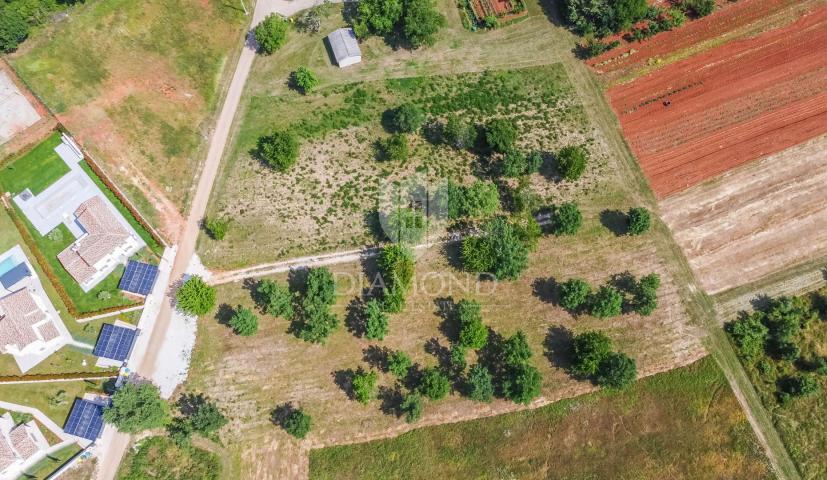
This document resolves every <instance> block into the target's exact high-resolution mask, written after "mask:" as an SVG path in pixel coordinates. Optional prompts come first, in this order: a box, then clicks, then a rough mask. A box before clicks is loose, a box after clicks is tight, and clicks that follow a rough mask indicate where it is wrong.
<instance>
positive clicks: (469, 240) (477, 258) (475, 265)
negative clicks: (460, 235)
mask: <svg viewBox="0 0 827 480" xmlns="http://www.w3.org/2000/svg"><path fill="white" fill-rule="evenodd" d="M528 251H529V248H528V246H527V245H526V242H525V240H524V239H523V238H522V237H521V235H520V232H519V231H518V230H517V229H516V228H515V227H514V225H513V224H511V223H509V222H508V221H507V220H506V219H505V218H503V217H497V218H494V219H492V220H490V221H488V222H486V223H485V224H484V225H483V226H482V234H481V235H480V236H471V237H466V238H465V239H464V240H463V241H462V248H461V257H462V262H463V264H464V265H465V267H466V268H467V269H468V270H470V271H472V272H480V273H490V274H491V275H493V276H494V278H496V279H498V280H516V279H517V278H519V277H520V275H521V274H522V273H523V271H524V270H525V269H526V267H528Z"/></svg>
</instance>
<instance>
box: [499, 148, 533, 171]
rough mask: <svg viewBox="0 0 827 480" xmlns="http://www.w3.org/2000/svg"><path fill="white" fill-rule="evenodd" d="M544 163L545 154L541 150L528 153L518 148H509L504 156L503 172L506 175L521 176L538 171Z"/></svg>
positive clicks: (501, 169)
mask: <svg viewBox="0 0 827 480" xmlns="http://www.w3.org/2000/svg"><path fill="white" fill-rule="evenodd" d="M542 164H543V156H542V155H540V153H539V152H533V153H530V154H528V155H526V154H525V153H523V152H520V151H518V150H509V151H508V152H507V153H506V154H505V156H504V157H503V161H502V166H501V168H500V171H501V173H502V174H503V175H504V176H506V177H519V176H521V175H530V174H532V173H537V172H538V171H539V170H540V166H541V165H542Z"/></svg>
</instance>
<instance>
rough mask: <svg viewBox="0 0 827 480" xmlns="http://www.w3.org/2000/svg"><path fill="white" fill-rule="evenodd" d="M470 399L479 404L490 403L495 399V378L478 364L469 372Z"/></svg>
mask: <svg viewBox="0 0 827 480" xmlns="http://www.w3.org/2000/svg"><path fill="white" fill-rule="evenodd" d="M466 382H467V383H468V397H469V398H471V399H472V400H476V401H478V402H485V403H489V402H491V400H492V399H493V398H494V378H493V377H492V376H491V372H489V371H488V369H487V368H485V367H484V366H483V365H480V364H479V363H477V364H476V365H474V366H473V367H471V370H470V371H469V372H468V378H467V380H466Z"/></svg>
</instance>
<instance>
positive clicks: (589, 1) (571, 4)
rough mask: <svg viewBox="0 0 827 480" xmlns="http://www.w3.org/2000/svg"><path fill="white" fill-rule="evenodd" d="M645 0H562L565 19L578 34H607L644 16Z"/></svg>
mask: <svg viewBox="0 0 827 480" xmlns="http://www.w3.org/2000/svg"><path fill="white" fill-rule="evenodd" d="M648 8H649V5H648V3H647V2H646V0H564V1H563V10H564V14H565V17H566V20H567V21H568V22H569V24H570V25H571V26H572V28H573V29H574V30H575V31H576V32H577V33H578V34H580V35H594V36H597V37H599V38H602V37H606V36H609V35H610V34H612V33H617V32H620V31H622V30H626V29H628V28H629V27H631V26H632V25H633V24H634V23H635V22H637V21H639V20H642V19H644V18H645V17H646V14H647V12H648Z"/></svg>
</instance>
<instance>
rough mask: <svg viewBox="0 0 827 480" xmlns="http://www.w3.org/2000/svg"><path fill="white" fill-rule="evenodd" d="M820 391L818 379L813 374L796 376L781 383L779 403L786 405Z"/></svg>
mask: <svg viewBox="0 0 827 480" xmlns="http://www.w3.org/2000/svg"><path fill="white" fill-rule="evenodd" d="M818 390H819V385H818V379H817V378H816V377H815V376H814V375H811V374H801V373H799V374H796V375H794V376H791V377H786V378H784V379H783V380H781V382H779V394H778V396H779V401H780V402H781V403H782V404H784V403H787V402H788V401H789V400H790V399H792V398H800V397H807V396H810V395H813V394H815V393H817V392H818Z"/></svg>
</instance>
